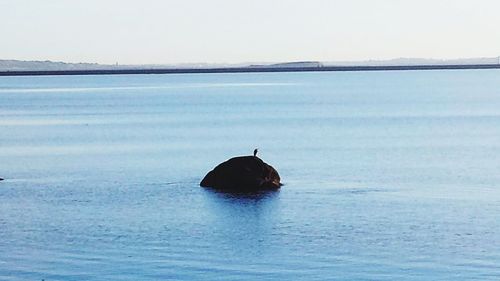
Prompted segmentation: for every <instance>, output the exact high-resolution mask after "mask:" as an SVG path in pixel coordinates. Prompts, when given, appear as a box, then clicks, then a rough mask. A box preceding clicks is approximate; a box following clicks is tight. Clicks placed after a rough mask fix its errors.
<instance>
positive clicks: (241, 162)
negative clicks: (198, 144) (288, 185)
mask: <svg viewBox="0 0 500 281" xmlns="http://www.w3.org/2000/svg"><path fill="white" fill-rule="evenodd" d="M200 186H203V187H211V188H215V189H220V190H227V191H260V190H273V189H278V188H280V187H281V183H280V176H279V174H278V172H277V171H276V170H275V169H274V168H273V167H271V166H270V165H268V164H266V163H264V161H262V160H261V159H260V158H259V157H256V156H241V157H235V158H231V159H229V160H227V161H226V162H224V163H221V164H219V165H218V166H217V167H215V168H214V169H213V170H212V171H210V172H209V173H208V174H207V175H206V176H205V177H204V178H203V180H202V181H201V183H200Z"/></svg>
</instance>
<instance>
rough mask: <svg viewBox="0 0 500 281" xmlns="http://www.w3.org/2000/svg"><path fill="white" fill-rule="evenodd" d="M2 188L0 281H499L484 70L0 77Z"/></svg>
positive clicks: (496, 109) (498, 179)
mask: <svg viewBox="0 0 500 281" xmlns="http://www.w3.org/2000/svg"><path fill="white" fill-rule="evenodd" d="M255 147H259V148H260V156H261V158H262V159H264V160H265V161H266V162H268V163H269V164H271V165H273V166H274V167H276V168H277V169H278V171H279V172H280V174H281V177H282V180H283V182H284V183H285V186H284V187H283V188H282V190H281V191H279V192H275V193H268V194H262V195H254V196H234V195H230V194H223V193H215V192H212V191H209V190H205V189H202V188H200V187H199V186H198V183H199V181H200V180H201V178H202V177H203V176H204V175H205V173H206V172H208V171H209V170H210V169H212V168H213V167H214V166H215V165H216V164H218V163H220V162H222V161H224V160H226V159H228V158H230V157H232V156H237V155H245V154H251V153H252V151H253V149H254V148H255ZM0 177H3V178H5V179H6V180H5V181H3V182H0V280H8V281H11V280H42V279H45V280H46V281H49V280H200V279H203V280H292V279H293V280H326V279H328V280H403V279H404V280H499V279H500V71H498V70H487V71H477V70H476V71H407V72H352V73H347V72H346V73H341V72H338V73H333V72H332V73H286V74H285V73H271V74H195V75H124V76H72V77H55V76H54V77H0Z"/></svg>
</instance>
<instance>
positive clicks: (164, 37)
mask: <svg viewBox="0 0 500 281" xmlns="http://www.w3.org/2000/svg"><path fill="white" fill-rule="evenodd" d="M0 40H1V44H0V59H25V60H45V59H49V60H58V61H70V62H100V63H114V62H119V63H122V64H125V63H134V64H140V63H181V62H219V63H224V62H229V63H235V62H264V61H266V62H277V61H293V60H321V61H338V60H365V59H388V58H397V57H425V58H459V57H483V56H489V57H493V56H498V55H500V1H499V0H414V1H409V0H407V1H405V0H379V1H377V0H343V1H341V0H307V1H306V0H302V1H298V0H288V1H278V0H253V1H250V0H248V1H243V0H212V1H210V0H204V1H203V0H163V1H161V0H141V1H138V0H137V1H132V0H85V1H79V0H43V1H42V0H0Z"/></svg>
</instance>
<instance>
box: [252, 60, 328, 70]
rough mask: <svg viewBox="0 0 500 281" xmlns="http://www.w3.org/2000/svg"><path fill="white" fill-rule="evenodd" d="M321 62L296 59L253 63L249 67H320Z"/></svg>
mask: <svg viewBox="0 0 500 281" xmlns="http://www.w3.org/2000/svg"><path fill="white" fill-rule="evenodd" d="M322 66H323V63H322V62H319V61H297V62H283V63H274V64H253V65H250V66H249V67H270V68H289V67H292V68H294V67H322Z"/></svg>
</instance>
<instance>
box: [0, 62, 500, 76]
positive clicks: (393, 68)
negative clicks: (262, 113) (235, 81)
mask: <svg viewBox="0 0 500 281" xmlns="http://www.w3.org/2000/svg"><path fill="white" fill-rule="evenodd" d="M458 69H500V64H456V65H391V66H319V67H221V68H158V69H147V68H144V69H108V70H107V69H97V70H34V71H25V70H22V71H0V76H42V75H120V74H122V75H123V74H189V73H254V72H323V71H403V70H458Z"/></svg>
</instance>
